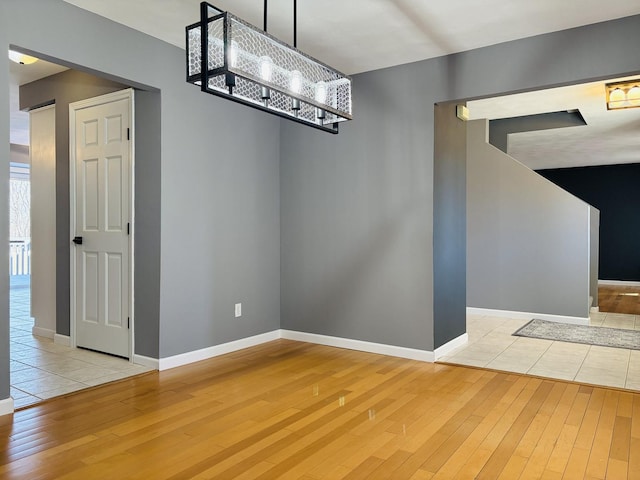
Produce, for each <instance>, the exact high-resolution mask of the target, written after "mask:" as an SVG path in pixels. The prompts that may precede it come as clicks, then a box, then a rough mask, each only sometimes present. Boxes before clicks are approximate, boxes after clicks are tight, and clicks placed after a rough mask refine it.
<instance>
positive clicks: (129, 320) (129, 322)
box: [127, 317, 131, 329]
mask: <svg viewBox="0 0 640 480" xmlns="http://www.w3.org/2000/svg"><path fill="white" fill-rule="evenodd" d="M127 328H128V329H130V328H131V317H127Z"/></svg>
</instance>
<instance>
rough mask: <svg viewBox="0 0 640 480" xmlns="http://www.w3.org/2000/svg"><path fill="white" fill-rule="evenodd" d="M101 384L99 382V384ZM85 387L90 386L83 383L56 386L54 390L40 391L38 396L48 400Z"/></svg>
mask: <svg viewBox="0 0 640 480" xmlns="http://www.w3.org/2000/svg"><path fill="white" fill-rule="evenodd" d="M98 385H99V384H98ZM85 388H89V385H86V384H83V385H82V386H78V385H75V384H74V385H67V386H65V387H58V388H54V389H53V390H47V391H45V392H40V393H39V394H38V397H39V398H41V399H43V400H47V399H49V398H54V397H59V396H61V395H66V394H67V393H72V392H77V391H79V390H83V389H85Z"/></svg>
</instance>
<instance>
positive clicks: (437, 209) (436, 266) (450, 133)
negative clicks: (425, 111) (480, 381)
mask: <svg viewBox="0 0 640 480" xmlns="http://www.w3.org/2000/svg"><path fill="white" fill-rule="evenodd" d="M434 136H435V145H434V155H433V158H434V165H433V316H434V318H437V319H443V321H440V322H434V325H433V336H434V345H438V346H440V345H444V344H445V343H447V342H448V341H450V340H453V339H454V338H456V337H458V336H460V335H462V334H464V333H465V332H466V331H467V312H466V299H467V292H466V288H465V287H466V278H467V276H466V270H467V254H466V252H467V222H466V218H467V208H466V207H467V123H466V122H464V121H462V120H460V119H459V118H457V116H456V103H455V102H453V103H451V102H450V103H442V104H438V105H436V106H435V131H434Z"/></svg>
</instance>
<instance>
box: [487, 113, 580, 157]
mask: <svg viewBox="0 0 640 480" xmlns="http://www.w3.org/2000/svg"><path fill="white" fill-rule="evenodd" d="M586 124H587V123H586V122H585V121H584V118H583V117H582V114H580V112H579V111H577V110H576V111H571V112H569V111H564V112H549V113H538V114H534V115H525V116H522V117H511V118H497V119H495V120H490V121H489V143H490V144H491V145H493V146H494V147H497V148H499V149H500V150H502V151H503V152H504V153H509V135H510V134H512V133H518V132H533V131H537V130H549V129H552V128H564V127H579V126H583V125H586Z"/></svg>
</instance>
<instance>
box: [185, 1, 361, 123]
mask: <svg viewBox="0 0 640 480" xmlns="http://www.w3.org/2000/svg"><path fill="white" fill-rule="evenodd" d="M202 32H206V34H205V35H203V34H202ZM186 42H187V82H189V83H192V84H194V85H198V86H200V89H201V90H202V91H203V92H207V93H210V94H213V95H218V96H221V97H225V98H228V99H230V100H233V101H235V102H239V103H242V104H245V105H248V106H250V107H254V108H258V109H260V110H263V111H267V112H270V113H273V114H276V115H279V116H280V117H284V118H288V119H290V120H293V121H296V122H299V123H303V124H305V125H309V126H312V127H314V128H318V129H320V130H323V131H327V132H331V133H338V124H339V123H340V122H344V121H346V120H351V118H352V116H351V78H349V77H348V76H347V75H344V74H342V73H340V72H338V71H337V70H335V69H333V68H331V67H329V66H327V65H325V64H324V63H322V62H319V61H318V60H315V59H313V58H311V57H310V56H308V55H306V54H305V53H303V52H301V51H300V50H298V49H297V48H294V47H291V46H289V45H287V44H286V43H284V42H281V41H280V40H278V39H277V38H275V37H273V36H272V35H270V34H268V33H266V32H265V31H263V30H261V29H259V28H257V27H254V26H253V25H251V24H249V23H247V22H245V21H244V20H241V19H240V18H238V17H236V16H234V15H232V14H230V13H229V12H223V11H222V10H220V9H218V8H216V7H214V6H213V5H211V4H209V3H207V2H202V3H201V4H200V21H199V22H198V23H194V24H193V25H189V26H187V27H186ZM204 58H206V59H207V62H206V68H204V67H203V61H202V59H204Z"/></svg>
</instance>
